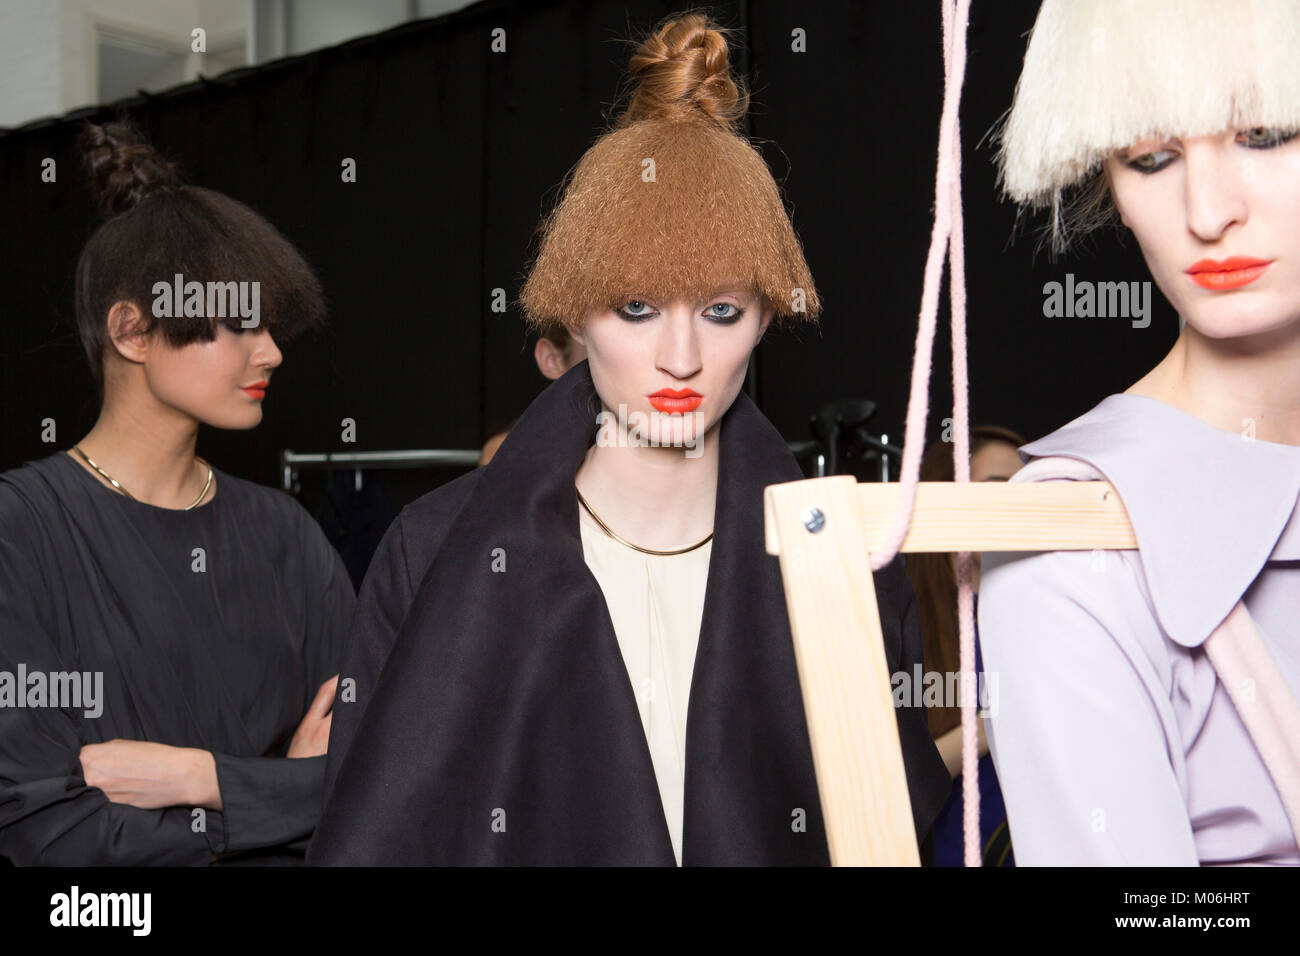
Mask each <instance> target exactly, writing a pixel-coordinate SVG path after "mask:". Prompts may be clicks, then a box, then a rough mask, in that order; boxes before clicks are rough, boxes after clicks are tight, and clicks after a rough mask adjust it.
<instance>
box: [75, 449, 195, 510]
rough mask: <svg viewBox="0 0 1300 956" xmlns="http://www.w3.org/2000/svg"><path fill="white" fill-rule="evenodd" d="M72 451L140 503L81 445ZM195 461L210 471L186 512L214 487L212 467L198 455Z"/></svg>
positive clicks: (118, 488) (137, 499) (115, 486)
mask: <svg viewBox="0 0 1300 956" xmlns="http://www.w3.org/2000/svg"><path fill="white" fill-rule="evenodd" d="M72 450H73V451H75V452H76V453H77V454H78V455H80V456H81V457H82V458H84V459H86V464H87V465H89V466H90V467H91V468H94V469H95V471H97V472H99V473H100V475H102V476H103V478H104V480H105V481H107V482H108V483H109V484H110V485H112V486H113V487H114V488H116V489H117V490H118V491H120V492H122V494H124V495H126V496H127V497H128V498H130V499H131V500H132V501H139V500H140V499H139V498H137V497H136V496H135V495H133V494H131V492H129V491H127V490H126V489H125V488H123V487H122V486H121V485H120V484H118V481H117V479H116V478H114V477H113V476H112V475H110V474H109V473H108V472H106V471H105V470H104V469H103V468H100V467H99V466H98V465H97V464H95V463H94V462H93V461H91V460H90V456H89V455H87V454H86V453H85V452H84V451H82V450H81V446H80V445H73V446H72ZM194 460H195V461H197V462H199V463H200V464H201V465H204V466H206V467H207V469H208V480H207V481H205V482H204V483H203V490H202V491H200V492H199V496H198V497H197V498H195V499H194V504H192V505H187V506H186V507H185V508H184V509H181V510H184V511H189V510H190V509H192V508H194V507H195V506H197V505H198V503H199V502H200V501H202V500H203V498H204V497H205V496H206V495H207V493H208V489H209V488H211V487H212V466H211V465H209V464H208V463H207V462H206V461H204V460H203V459H202V458H200V457H199V456H198V455H195V456H194ZM145 504H148V502H145Z"/></svg>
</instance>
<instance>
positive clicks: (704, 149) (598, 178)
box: [519, 13, 821, 334]
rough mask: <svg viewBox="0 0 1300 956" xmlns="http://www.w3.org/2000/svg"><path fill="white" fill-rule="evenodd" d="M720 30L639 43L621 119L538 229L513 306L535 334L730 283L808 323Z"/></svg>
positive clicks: (687, 23)
mask: <svg viewBox="0 0 1300 956" xmlns="http://www.w3.org/2000/svg"><path fill="white" fill-rule="evenodd" d="M727 33H728V31H727V30H726V29H724V28H723V27H721V26H719V25H718V24H716V23H715V22H714V21H713V20H711V19H710V18H709V17H708V16H706V15H704V14H700V13H690V14H687V15H685V16H682V15H676V16H675V17H674V18H673V19H671V20H668V21H666V22H664V23H662V24H661V25H660V26H658V27H657V28H656V29H655V30H654V31H653V32H652V33H651V34H650V35H649V36H648V37H647V38H646V39H644V40H642V41H641V43H640V45H639V47H638V48H637V50H636V52H635V53H634V54H633V55H632V57H631V61H630V65H629V70H628V80H629V81H630V82H632V83H635V84H636V89H635V92H634V93H633V95H632V97H631V99H630V101H629V103H628V106H627V109H626V110H625V111H624V112H623V113H622V114H621V115H620V116H619V117H618V119H617V121H616V122H615V123H614V124H613V126H612V128H610V129H608V130H607V131H606V132H605V133H603V134H602V135H601V136H600V137H599V138H598V139H597V140H596V141H595V142H594V143H593V144H592V146H591V147H590V148H589V149H588V150H587V151H586V153H585V154H584V155H583V156H582V158H581V159H580V160H579V161H578V163H577V164H576V165H575V166H574V167H573V169H571V170H570V175H569V176H568V177H566V178H567V185H564V188H563V195H562V197H561V199H560V201H559V202H558V203H557V204H556V206H555V207H554V208H553V209H552V210H551V212H550V213H549V214H548V215H547V216H546V217H544V218H543V220H542V223H541V225H540V226H539V229H538V236H539V240H538V241H537V254H536V256H535V258H534V259H533V262H532V264H531V266H530V267H529V270H528V274H527V278H526V280H525V282H524V284H523V288H522V289H521V292H520V296H519V306H520V309H521V311H522V312H523V314H524V317H525V319H526V321H527V322H528V324H529V326H530V327H531V328H532V329H533V330H534V331H537V332H539V333H541V334H546V333H547V332H548V331H549V330H551V329H554V328H555V327H556V326H558V325H564V326H569V327H573V328H577V329H581V328H582V326H583V324H584V322H585V318H586V316H587V314H588V313H589V312H590V311H592V310H593V309H606V308H614V307H617V306H620V305H623V304H624V303H626V302H628V301H629V300H632V299H643V300H649V301H651V302H660V303H663V302H667V301H670V300H672V299H675V298H683V297H684V298H689V299H691V300H692V301H696V302H701V303H702V302H703V301H704V300H706V299H707V298H708V297H710V296H712V295H714V294H715V293H717V292H718V291H719V290H720V289H721V288H723V287H724V286H733V285H734V286H739V287H740V288H741V289H748V290H750V291H751V292H754V293H757V294H758V295H760V296H761V297H762V300H763V306H764V308H768V307H770V308H772V310H773V311H774V313H775V317H776V318H775V320H774V322H775V324H780V323H781V321H782V320H791V323H792V324H793V323H794V322H805V321H806V322H813V323H815V322H816V319H817V317H818V315H819V314H820V313H821V300H820V299H819V297H818V295H817V290H816V288H815V286H814V285H813V279H812V275H811V273H810V272H809V270H808V264H807V263H806V262H805V261H804V256H803V250H802V247H801V245H800V242H799V239H798V236H797V235H796V234H795V231H794V226H793V225H792V223H791V221H790V217H789V215H788V214H787V212H786V209H785V205H784V203H783V201H782V197H781V192H780V190H779V189H778V187H777V184H776V182H775V181H774V180H773V178H772V173H771V171H770V170H769V169H768V166H767V163H766V162H765V161H764V160H763V157H762V155H761V154H760V153H759V151H758V150H757V149H756V148H755V147H754V146H753V145H752V144H751V143H750V141H749V140H748V139H747V138H746V137H744V136H743V135H742V134H741V133H740V132H739V125H740V122H741V120H742V118H743V117H744V115H745V112H746V110H747V109H748V106H749V94H748V93H747V92H746V91H745V90H744V89H743V87H742V86H741V85H740V84H739V83H738V82H737V80H736V78H735V77H734V76H733V74H732V70H731V67H730V64H729V61H728V55H727V39H726V37H727Z"/></svg>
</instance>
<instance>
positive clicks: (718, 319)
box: [704, 302, 745, 325]
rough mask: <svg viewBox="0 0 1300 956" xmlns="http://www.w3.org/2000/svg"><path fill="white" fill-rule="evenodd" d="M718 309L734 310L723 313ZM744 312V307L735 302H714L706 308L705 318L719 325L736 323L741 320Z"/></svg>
mask: <svg viewBox="0 0 1300 956" xmlns="http://www.w3.org/2000/svg"><path fill="white" fill-rule="evenodd" d="M716 309H731V310H732V311H730V312H727V313H722V312H717V311H715V310H716ZM744 314H745V309H744V307H743V306H739V305H736V303H734V302H714V303H713V304H711V305H709V306H708V307H707V308H706V309H705V310H704V316H705V318H707V319H708V320H709V321H710V322H713V323H715V324H717V325H734V324H735V323H737V322H739V321H740V317H741V316H742V315H744Z"/></svg>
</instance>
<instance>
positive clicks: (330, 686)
mask: <svg viewBox="0 0 1300 956" xmlns="http://www.w3.org/2000/svg"><path fill="white" fill-rule="evenodd" d="M338 686H339V675H338V674H335V675H334V676H333V677H331V678H330V679H329V680H327V681H326V682H325V683H323V684H321V685H320V690H318V691H316V699H315V700H313V701H312V702H311V706H310V707H308V708H307V714H306V716H305V717H303V719H302V723H300V724H299V725H298V729H297V730H296V731H294V734H293V740H292V741H290V742H289V756H290V757H319V756H320V755H321V754H323V753H326V752H328V750H329V742H330V721H331V720H332V719H333V717H334V692H335V690H336V689H337V688H338Z"/></svg>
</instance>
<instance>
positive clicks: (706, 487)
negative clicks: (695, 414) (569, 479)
mask: <svg viewBox="0 0 1300 956" xmlns="http://www.w3.org/2000/svg"><path fill="white" fill-rule="evenodd" d="M718 432H719V426H718V425H714V427H713V428H712V429H711V430H710V431H709V432H707V433H705V435H704V436H703V438H702V440H701V443H700V447H701V449H702V453H701V454H700V455H699V456H698V457H695V458H689V457H687V455H686V453H685V451H684V449H682V448H669V447H659V448H655V447H648V446H647V447H636V446H626V447H616V446H613V445H611V446H608V447H602V446H601V445H599V444H596V445H592V446H591V448H589V449H588V450H587V456H586V458H585V459H583V462H582V464H581V465H580V466H579V467H578V470H577V473H576V474H575V475H574V481H575V483H576V485H577V487H578V491H580V492H581V493H582V496H583V497H584V498H586V499H587V503H588V504H589V505H591V508H592V510H593V511H595V512H596V514H598V515H600V519H601V520H602V521H603V522H605V524H607V525H609V527H610V528H611V529H612V530H613V531H615V532H617V533H618V534H619V535H620V536H621V537H623V538H626V539H627V540H628V541H631V542H632V543H633V544H636V545H639V546H640V547H643V548H650V549H652V550H656V551H667V550H671V549H673V548H681V547H686V546H688V545H692V544H696V543H698V542H699V541H701V540H703V539H704V538H705V537H706V536H708V535H709V534H710V533H711V532H712V531H713V520H714V514H713V512H714V505H715V503H716V500H717V494H718V441H717V438H718Z"/></svg>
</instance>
